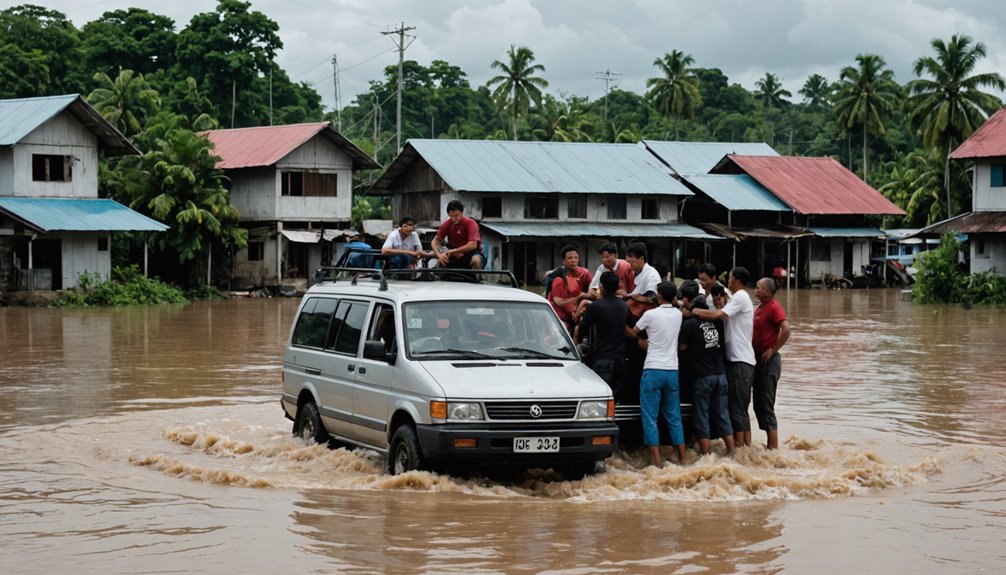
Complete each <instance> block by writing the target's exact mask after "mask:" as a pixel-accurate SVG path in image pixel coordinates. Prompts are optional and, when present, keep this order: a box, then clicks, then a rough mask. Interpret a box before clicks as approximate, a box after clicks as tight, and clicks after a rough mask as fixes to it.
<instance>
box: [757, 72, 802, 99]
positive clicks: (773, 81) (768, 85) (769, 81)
mask: <svg viewBox="0 0 1006 575" xmlns="http://www.w3.org/2000/svg"><path fill="white" fill-rule="evenodd" d="M755 88H758V91H757V92H756V93H755V97H756V98H758V99H759V100H761V101H762V104H764V105H765V107H766V108H781V107H782V106H783V104H786V103H788V102H787V101H786V100H785V98H789V97H791V96H792V95H793V94H791V93H790V92H789V90H787V89H785V88H783V87H782V82H781V81H780V80H779V77H778V76H776V75H775V74H772V73H766V74H765V77H764V78H762V79H761V80H758V81H757V82H755Z"/></svg>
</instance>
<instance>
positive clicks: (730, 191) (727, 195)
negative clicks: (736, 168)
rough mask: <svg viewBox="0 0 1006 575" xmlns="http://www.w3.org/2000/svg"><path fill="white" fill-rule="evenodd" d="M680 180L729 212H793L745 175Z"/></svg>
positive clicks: (705, 175)
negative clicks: (700, 191)
mask: <svg viewBox="0 0 1006 575" xmlns="http://www.w3.org/2000/svg"><path fill="white" fill-rule="evenodd" d="M682 178H684V180H685V181H687V182H688V183H689V184H691V185H693V186H695V187H696V188H698V189H700V190H702V192H704V193H705V194H706V195H707V196H709V197H710V198H712V199H713V200H715V201H716V203H718V204H720V205H722V206H724V207H725V208H727V209H728V210H731V211H741V210H750V211H762V212H792V211H793V210H791V209H790V207H789V206H787V205H786V204H785V203H783V202H782V201H781V200H780V199H779V198H777V197H775V196H773V195H772V192H770V191H768V190H766V189H765V188H764V187H763V186H762V185H761V184H759V183H758V182H756V181H755V179H754V178H752V177H751V176H748V175H746V174H695V175H691V176H682Z"/></svg>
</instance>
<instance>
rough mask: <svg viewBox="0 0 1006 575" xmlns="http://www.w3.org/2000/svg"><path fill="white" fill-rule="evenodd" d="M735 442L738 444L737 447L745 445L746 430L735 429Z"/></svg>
mask: <svg viewBox="0 0 1006 575" xmlns="http://www.w3.org/2000/svg"><path fill="white" fill-rule="evenodd" d="M734 444H736V445H737V447H744V432H743V431H735V432H734Z"/></svg>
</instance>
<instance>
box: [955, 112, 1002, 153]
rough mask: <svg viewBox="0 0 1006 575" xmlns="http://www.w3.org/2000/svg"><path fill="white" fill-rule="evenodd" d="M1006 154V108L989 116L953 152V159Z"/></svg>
mask: <svg viewBox="0 0 1006 575" xmlns="http://www.w3.org/2000/svg"><path fill="white" fill-rule="evenodd" d="M999 156H1006V108H1000V109H999V111H997V112H996V113H995V114H992V115H991V116H989V118H988V119H987V120H985V123H984V124H982V125H981V126H979V127H978V129H977V130H975V131H974V133H972V134H971V136H969V137H968V139H967V140H964V142H963V143H961V145H960V146H958V147H957V149H956V150H954V151H953V153H951V154H950V157H951V159H954V160H964V159H969V158H995V157H999Z"/></svg>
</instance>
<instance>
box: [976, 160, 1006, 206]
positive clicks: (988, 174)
mask: <svg viewBox="0 0 1006 575" xmlns="http://www.w3.org/2000/svg"><path fill="white" fill-rule="evenodd" d="M992 164H1006V157H1003V158H990V159H988V160H981V161H978V162H977V163H976V164H975V175H974V178H975V180H974V199H973V201H972V204H973V208H972V209H973V210H974V211H976V212H1001V211H1006V187H995V188H993V187H992Z"/></svg>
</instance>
